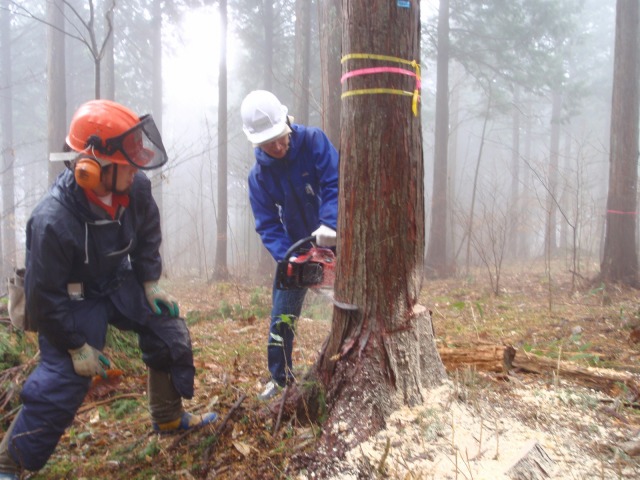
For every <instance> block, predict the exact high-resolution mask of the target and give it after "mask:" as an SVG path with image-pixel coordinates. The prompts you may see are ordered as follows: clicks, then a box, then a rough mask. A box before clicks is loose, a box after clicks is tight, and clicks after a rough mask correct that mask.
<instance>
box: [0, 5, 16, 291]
mask: <svg viewBox="0 0 640 480" xmlns="http://www.w3.org/2000/svg"><path fill="white" fill-rule="evenodd" d="M0 73H1V74H2V77H0V91H2V92H3V93H2V96H0V132H1V134H0V138H1V139H2V144H0V151H1V152H2V167H1V168H0V174H1V175H0V177H2V182H1V183H0V187H1V188H2V209H0V225H1V226H2V228H1V229H0V277H1V278H2V279H5V278H7V277H8V276H9V274H10V273H11V269H12V267H16V266H17V265H16V233H15V226H14V225H15V204H14V185H13V183H14V165H15V159H16V156H15V153H14V149H13V87H12V82H13V80H12V68H11V15H10V13H9V1H8V0H2V3H1V4H0Z"/></svg>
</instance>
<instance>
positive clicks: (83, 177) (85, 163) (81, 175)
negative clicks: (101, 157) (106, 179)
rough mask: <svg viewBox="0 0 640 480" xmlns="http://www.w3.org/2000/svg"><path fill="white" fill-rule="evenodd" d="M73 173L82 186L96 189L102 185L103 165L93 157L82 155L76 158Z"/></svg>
mask: <svg viewBox="0 0 640 480" xmlns="http://www.w3.org/2000/svg"><path fill="white" fill-rule="evenodd" d="M73 174H74V176H75V177H76V182H77V183H78V185H79V186H80V187H82V188H86V189H89V190H94V189H95V188H97V187H98V186H99V185H100V179H101V177H102V165H100V163H99V162H98V160H96V159H95V158H93V157H80V158H78V160H76V165H75V169H74V171H73Z"/></svg>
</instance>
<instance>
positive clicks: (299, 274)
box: [276, 236, 336, 290]
mask: <svg viewBox="0 0 640 480" xmlns="http://www.w3.org/2000/svg"><path fill="white" fill-rule="evenodd" d="M313 240H315V237H313V236H311V237H305V238H303V239H301V240H298V241H297V242H296V243H294V244H293V245H291V247H290V248H289V250H287V253H286V254H285V256H284V259H283V260H281V261H280V262H278V267H277V269H276V288H277V289H279V290H293V289H301V288H323V287H325V288H331V287H333V281H334V279H335V267H336V254H335V253H333V250H331V249H330V248H322V247H316V246H315V245H312V247H311V248H308V246H307V245H308V244H309V243H310V242H311V241H313Z"/></svg>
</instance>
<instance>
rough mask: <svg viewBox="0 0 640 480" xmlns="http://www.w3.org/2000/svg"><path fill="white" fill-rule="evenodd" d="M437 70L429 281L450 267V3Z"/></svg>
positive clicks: (444, 1)
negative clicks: (448, 217) (448, 234)
mask: <svg viewBox="0 0 640 480" xmlns="http://www.w3.org/2000/svg"><path fill="white" fill-rule="evenodd" d="M437 65H438V71H437V79H436V125H435V144H434V162H433V192H432V195H431V197H432V198H431V229H430V230H429V248H428V249H427V258H426V263H425V265H426V271H425V274H426V275H427V277H429V278H439V277H446V276H448V275H449V273H450V270H451V266H450V265H449V256H448V253H447V210H448V205H447V183H448V177H447V150H448V143H449V0H440V11H439V14H438V63H437Z"/></svg>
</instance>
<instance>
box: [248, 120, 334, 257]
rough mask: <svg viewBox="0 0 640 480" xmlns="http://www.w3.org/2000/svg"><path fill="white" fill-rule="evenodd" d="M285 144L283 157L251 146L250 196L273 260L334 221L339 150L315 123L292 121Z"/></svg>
mask: <svg viewBox="0 0 640 480" xmlns="http://www.w3.org/2000/svg"><path fill="white" fill-rule="evenodd" d="M291 130H292V132H291V138H290V142H289V150H288V151H287V154H286V155H285V156H284V157H283V158H281V159H275V158H273V157H270V156H269V155H267V154H266V153H265V152H264V151H263V150H262V149H260V148H256V149H255V157H256V163H255V165H254V166H253V168H252V169H251V171H250V173H249V201H250V202H251V208H252V210H253V216H254V218H255V224H256V232H258V234H259V235H260V238H261V239H262V243H263V245H264V246H265V247H266V249H267V250H268V251H269V252H270V253H271V255H272V256H273V258H274V259H275V260H276V261H280V260H282V259H284V256H285V254H286V252H287V250H288V249H289V247H291V245H293V243H295V242H297V241H298V240H300V239H302V238H305V237H308V236H310V235H311V233H312V232H313V231H314V230H316V229H317V228H318V227H319V226H320V225H326V226H328V227H331V228H333V229H334V230H335V229H336V225H337V222H338V152H337V151H336V149H335V147H334V146H333V145H332V144H331V142H330V141H329V139H328V138H327V136H326V135H325V134H324V132H323V131H322V130H320V129H318V128H314V127H305V126H303V125H298V124H294V125H292V126H291Z"/></svg>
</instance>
